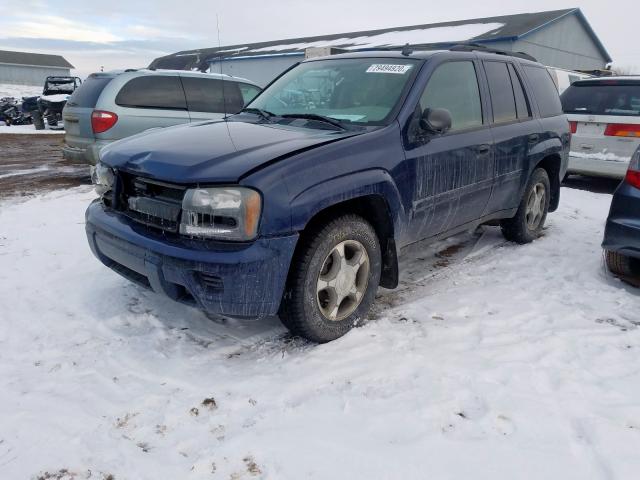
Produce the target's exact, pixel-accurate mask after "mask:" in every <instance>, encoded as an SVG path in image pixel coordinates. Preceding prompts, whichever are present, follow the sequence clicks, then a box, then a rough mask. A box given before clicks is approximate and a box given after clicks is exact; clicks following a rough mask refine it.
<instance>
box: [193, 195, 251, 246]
mask: <svg viewBox="0 0 640 480" xmlns="http://www.w3.org/2000/svg"><path fill="white" fill-rule="evenodd" d="M261 211H262V198H261V197H260V194H259V193H258V192H256V191H255V190H251V189H249V188H243V187H228V188H227V187H215V188H193V189H189V190H187V191H186V193H185V196H184V198H183V200H182V221H181V223H180V233H181V234H183V235H189V236H193V237H206V238H219V239H221V240H240V241H246V240H253V239H254V238H255V237H256V235H257V233H258V224H259V223H260V214H261Z"/></svg>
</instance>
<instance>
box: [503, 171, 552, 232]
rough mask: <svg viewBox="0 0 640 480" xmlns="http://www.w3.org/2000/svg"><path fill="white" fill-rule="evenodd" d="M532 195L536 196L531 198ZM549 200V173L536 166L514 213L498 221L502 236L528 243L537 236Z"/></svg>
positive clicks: (541, 226)
mask: <svg viewBox="0 0 640 480" xmlns="http://www.w3.org/2000/svg"><path fill="white" fill-rule="evenodd" d="M541 193H542V197H541V196H540V195H541ZM532 196H535V197H536V198H535V199H533V198H532ZM550 200H551V184H550V182H549V175H547V172H546V170H544V169H543V168H536V169H535V170H534V171H533V174H532V175H531V178H530V179H529V182H528V183H527V187H526V188H525V189H524V195H523V196H522V200H521V201H520V205H519V206H518V211H517V212H516V215H515V216H514V217H513V218H507V219H505V220H502V221H501V222H500V227H501V228H502V234H503V235H504V237H505V238H506V239H507V240H511V241H512V242H516V243H520V244H524V243H530V242H532V241H534V240H535V239H536V238H538V237H539V236H540V235H541V234H542V229H543V227H544V222H545V220H546V219H547V213H548V211H549V201H550ZM531 202H533V203H531Z"/></svg>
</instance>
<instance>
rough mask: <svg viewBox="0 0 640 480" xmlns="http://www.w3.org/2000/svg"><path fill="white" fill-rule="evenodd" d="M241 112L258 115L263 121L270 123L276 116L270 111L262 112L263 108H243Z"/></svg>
mask: <svg viewBox="0 0 640 480" xmlns="http://www.w3.org/2000/svg"><path fill="white" fill-rule="evenodd" d="M240 112H247V113H255V114H256V115H258V116H259V117H260V118H262V119H263V120H266V121H267V122H270V121H271V118H272V117H275V116H276V114H275V113H271V112H270V111H269V110H262V109H261V108H252V107H249V108H243V109H242V110H240Z"/></svg>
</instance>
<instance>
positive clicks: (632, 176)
mask: <svg viewBox="0 0 640 480" xmlns="http://www.w3.org/2000/svg"><path fill="white" fill-rule="evenodd" d="M624 181H625V182H627V183H628V184H629V185H631V186H632V187H636V188H639V189H640V147H638V149H637V150H636V153H634V154H633V157H631V162H630V163H629V169H628V170H627V175H626V176H625V177H624Z"/></svg>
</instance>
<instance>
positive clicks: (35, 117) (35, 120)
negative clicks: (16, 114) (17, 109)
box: [31, 111, 44, 130]
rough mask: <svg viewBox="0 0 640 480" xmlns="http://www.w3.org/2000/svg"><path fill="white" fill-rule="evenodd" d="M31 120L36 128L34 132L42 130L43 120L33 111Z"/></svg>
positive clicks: (39, 114) (38, 113)
mask: <svg viewBox="0 0 640 480" xmlns="http://www.w3.org/2000/svg"><path fill="white" fill-rule="evenodd" d="M31 119H32V120H33V125H34V126H35V127H36V130H44V118H42V114H41V113H40V112H38V111H34V112H33V113H32V114H31Z"/></svg>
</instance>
